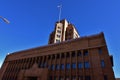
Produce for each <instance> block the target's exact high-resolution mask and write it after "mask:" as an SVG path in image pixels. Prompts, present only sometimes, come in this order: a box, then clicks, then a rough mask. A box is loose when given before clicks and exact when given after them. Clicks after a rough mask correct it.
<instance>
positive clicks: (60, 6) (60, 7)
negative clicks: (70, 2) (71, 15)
mask: <svg viewBox="0 0 120 80" xmlns="http://www.w3.org/2000/svg"><path fill="white" fill-rule="evenodd" d="M57 7H58V8H59V23H60V18H61V9H62V5H58V6H57Z"/></svg>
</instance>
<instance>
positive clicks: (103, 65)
mask: <svg viewBox="0 0 120 80" xmlns="http://www.w3.org/2000/svg"><path fill="white" fill-rule="evenodd" d="M101 67H102V68H103V67H105V62H104V60H101Z"/></svg>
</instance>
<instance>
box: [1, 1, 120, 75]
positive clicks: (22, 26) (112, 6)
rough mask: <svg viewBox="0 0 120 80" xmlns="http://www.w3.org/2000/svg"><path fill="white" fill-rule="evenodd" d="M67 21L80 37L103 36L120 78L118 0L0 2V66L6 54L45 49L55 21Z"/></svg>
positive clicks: (119, 12)
mask: <svg viewBox="0 0 120 80" xmlns="http://www.w3.org/2000/svg"><path fill="white" fill-rule="evenodd" d="M59 4H62V15H61V19H65V18H66V19H67V20H68V21H69V22H71V23H73V24H74V25H75V26H76V28H77V29H78V31H79V33H80V36H86V35H91V34H96V33H100V32H104V35H105V39H106V42H107V45H108V50H109V53H110V55H113V57H114V67H113V69H114V73H115V76H116V77H120V54H119V53H120V36H119V35H120V0H0V16H3V17H5V18H7V19H9V21H10V22H11V23H10V24H6V23H4V22H3V21H2V20H1V19H0V65H1V64H2V63H3V60H4V58H5V56H6V55H7V53H12V52H15V51H20V50H24V49H29V48H34V47H38V46H43V45H47V43H48V38H49V34H50V32H51V31H53V29H54V25H55V22H56V21H57V20H58V13H59V10H58V8H57V6H58V5H59Z"/></svg>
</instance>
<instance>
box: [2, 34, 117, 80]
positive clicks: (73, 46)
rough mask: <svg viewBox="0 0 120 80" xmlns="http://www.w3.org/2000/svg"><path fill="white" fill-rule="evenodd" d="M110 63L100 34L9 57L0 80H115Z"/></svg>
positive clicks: (15, 53)
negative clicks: (44, 77)
mask: <svg viewBox="0 0 120 80" xmlns="http://www.w3.org/2000/svg"><path fill="white" fill-rule="evenodd" d="M111 61H112V60H111V56H110V55H109V53H108V49H107V45H106V43H105V39H104V34H103V33H100V34H96V35H92V36H85V37H81V38H77V39H73V40H68V41H64V42H61V43H56V44H49V45H46V46H41V47H37V48H33V49H28V50H24V51H19V52H14V53H11V54H9V55H7V56H6V59H5V61H4V63H3V65H2V67H1V71H2V72H1V76H0V80H30V79H29V78H34V79H35V80H36V77H37V80H57V79H59V80H96V79H97V80H115V77H114V72H113V69H112V62H111ZM34 65H35V66H36V67H34ZM32 68H34V69H32ZM34 70H35V71H34ZM24 71H26V72H29V74H28V73H26V74H23V73H24ZM30 74H31V75H30ZM38 74H39V76H38ZM27 75H28V76H27ZM32 75H34V76H32ZM20 76H23V77H20ZM24 76H27V77H26V78H25V77H24ZM41 76H46V79H43V78H42V77H41ZM21 78H22V79H21Z"/></svg>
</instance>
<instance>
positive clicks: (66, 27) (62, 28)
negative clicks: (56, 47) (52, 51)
mask: <svg viewBox="0 0 120 80" xmlns="http://www.w3.org/2000/svg"><path fill="white" fill-rule="evenodd" d="M79 37H80V36H79V34H78V32H77V30H76V28H75V27H74V25H73V24H71V23H68V21H67V20H66V19H64V20H61V21H59V22H56V24H55V28H54V31H53V32H52V33H51V34H50V36H49V41H48V44H52V43H59V42H63V41H66V40H70V39H75V38H79Z"/></svg>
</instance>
